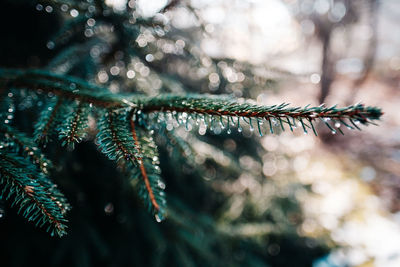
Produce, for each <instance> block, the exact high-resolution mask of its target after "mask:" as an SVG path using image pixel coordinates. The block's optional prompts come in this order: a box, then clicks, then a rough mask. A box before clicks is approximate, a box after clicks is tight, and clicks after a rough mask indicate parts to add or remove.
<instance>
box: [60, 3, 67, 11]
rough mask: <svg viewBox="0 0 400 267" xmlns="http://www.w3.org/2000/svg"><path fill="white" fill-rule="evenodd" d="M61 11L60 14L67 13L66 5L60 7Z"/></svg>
mask: <svg viewBox="0 0 400 267" xmlns="http://www.w3.org/2000/svg"><path fill="white" fill-rule="evenodd" d="M61 11H62V12H67V11H68V5H66V4H62V5H61Z"/></svg>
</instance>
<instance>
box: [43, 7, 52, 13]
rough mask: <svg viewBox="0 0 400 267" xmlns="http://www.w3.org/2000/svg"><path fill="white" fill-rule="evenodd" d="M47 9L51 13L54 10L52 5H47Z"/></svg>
mask: <svg viewBox="0 0 400 267" xmlns="http://www.w3.org/2000/svg"><path fill="white" fill-rule="evenodd" d="M45 10H46V12H47V13H51V12H53V7H52V6H46V8H45Z"/></svg>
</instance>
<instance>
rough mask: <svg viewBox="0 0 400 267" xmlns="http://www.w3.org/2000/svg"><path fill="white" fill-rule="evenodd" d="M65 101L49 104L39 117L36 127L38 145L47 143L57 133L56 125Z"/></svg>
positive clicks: (57, 100)
mask: <svg viewBox="0 0 400 267" xmlns="http://www.w3.org/2000/svg"><path fill="white" fill-rule="evenodd" d="M63 101H64V99H62V98H59V99H56V101H55V103H49V104H48V105H47V106H46V107H45V109H44V110H43V111H42V113H41V114H40V116H39V119H38V121H37V123H36V125H35V132H34V136H35V140H36V141H37V142H38V143H47V142H48V141H49V140H50V138H51V136H52V135H53V134H54V133H55V132H56V129H57V127H56V125H57V124H58V121H59V116H61V114H62V112H60V110H62V104H63Z"/></svg>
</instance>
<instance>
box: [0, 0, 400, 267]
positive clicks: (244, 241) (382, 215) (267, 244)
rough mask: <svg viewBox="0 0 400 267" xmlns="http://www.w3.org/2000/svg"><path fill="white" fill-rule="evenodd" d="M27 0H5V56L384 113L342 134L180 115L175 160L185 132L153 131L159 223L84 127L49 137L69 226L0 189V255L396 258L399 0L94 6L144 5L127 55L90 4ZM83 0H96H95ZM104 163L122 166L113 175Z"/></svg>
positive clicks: (154, 87) (144, 261)
mask: <svg viewBox="0 0 400 267" xmlns="http://www.w3.org/2000/svg"><path fill="white" fill-rule="evenodd" d="M29 2H31V3H30V4H28V3H27V2H25V1H23V0H19V1H3V3H2V8H1V10H0V21H1V23H0V25H1V26H0V27H1V30H0V36H1V39H2V41H1V42H0V66H1V67H20V68H27V67H34V68H39V67H46V68H47V69H50V70H53V71H55V72H59V73H68V74H71V75H76V76H79V77H81V78H85V79H88V80H90V81H92V82H95V83H97V84H99V85H102V86H107V87H109V88H110V90H111V91H115V92H120V91H123V90H125V89H124V88H132V87H134V88H137V89H135V90H136V91H139V92H145V93H147V94H149V95H156V94H158V93H160V92H164V90H166V91H167V92H168V91H169V92H194V93H210V94H232V95H234V96H235V97H238V98H242V97H243V98H251V99H254V100H255V101H256V102H257V103H258V104H264V105H274V104H280V103H282V102H290V103H292V104H293V105H296V106H305V105H307V104H311V105H319V104H321V103H326V104H328V105H333V104H338V106H344V105H349V104H353V103H356V102H362V103H366V104H368V105H371V106H379V107H381V108H382V109H383V111H384V112H385V115H384V117H383V120H382V121H381V122H380V125H379V127H375V126H374V127H372V126H371V127H368V128H364V129H363V131H361V132H359V131H351V132H350V131H346V132H345V135H344V136H341V135H338V134H336V135H332V134H331V133H330V131H328V130H327V129H324V128H323V127H320V129H319V133H320V136H319V137H315V136H313V135H311V134H309V135H304V134H303V132H302V131H295V134H292V133H291V132H288V131H286V132H282V133H280V134H279V135H270V134H267V135H264V136H262V137H259V136H257V135H256V134H254V133H252V132H251V131H249V130H248V129H244V131H243V133H237V132H236V131H234V132H233V133H232V134H231V135H227V134H220V135H218V134H213V133H209V132H205V130H202V129H201V128H200V129H199V131H198V132H194V131H191V132H187V131H185V129H177V130H175V131H176V132H177V133H179V135H180V137H181V138H182V139H183V140H187V141H188V143H189V144H190V146H191V147H185V146H184V145H183V146H182V147H183V149H184V150H185V149H186V154H191V155H192V156H191V157H188V158H189V159H188V161H187V162H181V161H180V160H179V157H175V156H174V153H175V152H174V151H175V149H174V147H176V146H177V143H179V142H180V141H179V140H176V141H175V142H173V143H171V144H166V143H167V141H166V140H164V139H163V138H160V140H158V142H159V143H163V144H164V146H163V147H165V150H163V151H161V152H160V154H161V157H160V158H161V169H162V173H163V177H165V181H166V193H167V199H168V204H169V205H171V210H170V211H169V217H168V218H167V220H166V221H165V222H162V223H157V222H155V221H154V220H153V218H151V216H150V215H149V214H147V213H146V212H145V211H144V210H142V209H141V208H140V201H138V200H137V199H136V198H135V196H131V197H126V195H130V194H131V192H127V190H126V189H125V184H124V183H123V182H122V179H120V178H118V177H120V176H118V175H119V174H117V173H116V172H115V171H114V166H112V163H110V162H109V161H107V160H106V159H105V158H104V157H102V156H101V155H99V153H97V152H96V148H95V146H93V144H91V143H90V142H83V143H82V144H80V145H78V146H77V148H76V149H75V150H74V151H73V152H70V151H60V150H57V146H55V147H54V148H48V150H49V151H47V153H49V154H51V155H53V156H54V157H56V158H57V159H58V160H56V166H57V168H56V170H55V173H54V174H53V175H52V176H53V177H54V179H55V180H56V181H57V182H58V183H59V184H60V188H61V189H62V190H63V191H64V192H65V193H66V196H67V198H68V199H69V200H70V201H71V203H72V206H73V210H72V211H71V215H70V216H69V220H70V225H71V227H70V229H69V234H68V235H67V236H66V237H65V238H62V239H60V240H58V239H54V238H52V239H51V238H50V237H49V236H48V235H47V234H46V233H45V232H44V231H43V232H42V231H40V230H38V229H36V228H34V227H33V226H32V225H31V224H28V223H26V222H25V221H24V220H23V218H21V217H20V216H17V215H15V211H12V210H11V209H10V210H8V208H6V206H5V205H4V203H3V202H1V203H0V217H1V218H0V233H1V236H2V242H1V243H2V244H1V245H0V246H1V248H0V255H1V258H2V259H1V260H0V262H1V261H3V259H4V261H5V262H6V263H7V265H10V266H27V265H28V264H29V265H37V266H48V265H53V266H93V265H95V266H102V265H105V266H132V265H135V266H136V265H137V266H141V265H143V266H148V265H152V266H153V265H154V266H169V265H171V266H205V265H207V266H208V265H210V264H211V263H212V264H211V265H215V266H222V264H227V265H229V266H235V265H236V266H314V267H325V266H327V267H328V266H385V267H387V266H400V205H399V202H398V199H399V196H400V116H398V107H399V103H400V90H399V89H400V1H397V0H380V1H379V0H354V1H350V0H315V1H311V0H246V1H244V0H171V1H167V0H155V1H146V0H138V1H133V0H131V1H129V2H128V1H126V0H106V1H104V3H103V5H104V10H109V12H114V13H115V14H124V13H129V12H131V13H132V14H134V16H133V17H134V18H136V19H138V20H139V19H143V20H148V21H149V25H150V26H149V28H150V30H149V28H146V27H141V28H140V29H139V31H138V32H137V36H136V37H135V38H134V40H128V41H127V42H129V41H134V44H135V47H137V49H138V50H137V51H140V52H137V53H136V52H135V53H136V54H135V53H134V52H132V53H131V54H128V55H127V54H126V53H125V54H124V53H123V52H121V51H122V47H123V45H121V43H123V42H124V41H126V40H122V41H121V40H119V41H115V39H116V37H115V36H114V35H113V33H114V31H117V28H115V29H114V28H113V26H112V19H110V20H109V21H108V22H107V20H104V21H103V22H102V23H100V22H97V21H96V20H95V19H94V18H92V17H90V16H87V13H85V14H86V17H85V16H83V14H82V11H80V10H78V9H75V8H72V6H73V3H74V1H38V2H36V1H29ZM32 2H34V3H32ZM69 2H71V4H70V5H68V4H63V5H61V4H59V3H69ZM82 2H84V1H82ZM86 2H87V3H86V4H87V6H88V9H87V10H89V11H90V6H93V8H94V7H95V6H96V4H98V3H101V2H102V1H91V0H88V1H86ZM54 3H56V4H54ZM96 8H98V6H96ZM86 12H88V11H86ZM103 13H104V12H103ZM110 14H111V13H110ZM80 16H82V17H83V19H84V21H85V26H84V28H83V29H78V30H76V32H80V31H81V32H80V35H76V36H75V35H73V36H72V37H71V36H57V32H58V31H59V29H60V28H61V27H63V26H62V25H63V23H64V22H63V20H66V21H68V19H70V18H76V17H80ZM106 17H107V16H106ZM99 21H100V20H99ZM107 23H108V24H107ZM133 23H135V22H133ZM71 32H72V33H73V32H75V30H74V29H73V28H72V30H71ZM72 33H71V35H72ZM116 35H117V36H118V33H117V34H116ZM117 39H118V38H117ZM71 40H72V41H71ZM118 45H121V46H118ZM141 49H142V50H143V51H144V52H143V51H142V50H141ZM60 51H67V52H65V53H70V54H68V60H67V61H65V62H64V61H62V62H60V61H57V55H58V53H59V52H60ZM135 51H136V50H135ZM193 55H194V56H193ZM87 58H89V59H87ZM81 61H84V62H85V63H84V64H82V63H81ZM165 88H167V89H165ZM25 105H28V104H26V103H25ZM20 120H21V121H23V119H20ZM194 136H198V137H199V138H195V137H194ZM188 151H192V152H191V153H188ZM109 177H117V178H116V179H115V181H114V182H113V184H111V185H110V184H109V182H107V181H109ZM127 202H129V203H127ZM132 203H133V204H132ZM206 263H207V264H206Z"/></svg>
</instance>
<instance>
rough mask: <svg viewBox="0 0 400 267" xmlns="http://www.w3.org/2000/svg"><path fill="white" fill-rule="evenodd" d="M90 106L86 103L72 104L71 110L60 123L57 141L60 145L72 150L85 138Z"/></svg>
mask: <svg viewBox="0 0 400 267" xmlns="http://www.w3.org/2000/svg"><path fill="white" fill-rule="evenodd" d="M89 113H90V106H89V105H88V104H86V103H79V104H76V103H74V106H73V108H72V109H71V110H70V112H69V113H68V114H67V115H66V119H64V120H63V122H62V123H61V125H60V127H59V129H58V131H59V139H61V140H62V145H63V146H67V147H69V148H70V149H74V146H75V143H79V142H80V141H82V139H83V138H84V136H85V131H86V128H87V127H88V116H89Z"/></svg>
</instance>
